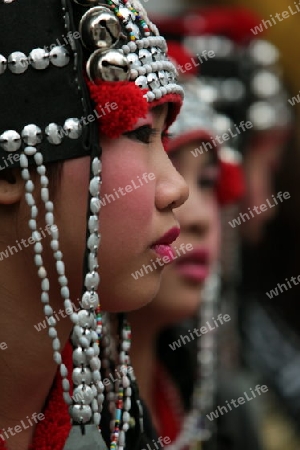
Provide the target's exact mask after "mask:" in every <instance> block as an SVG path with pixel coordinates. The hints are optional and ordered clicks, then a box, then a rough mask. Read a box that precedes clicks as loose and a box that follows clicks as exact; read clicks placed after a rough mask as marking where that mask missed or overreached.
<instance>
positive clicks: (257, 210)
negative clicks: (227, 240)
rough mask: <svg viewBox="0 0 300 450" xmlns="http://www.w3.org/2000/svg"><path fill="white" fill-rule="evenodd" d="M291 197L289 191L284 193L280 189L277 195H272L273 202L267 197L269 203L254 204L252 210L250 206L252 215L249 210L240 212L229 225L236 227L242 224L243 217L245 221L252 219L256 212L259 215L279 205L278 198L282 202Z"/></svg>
mask: <svg viewBox="0 0 300 450" xmlns="http://www.w3.org/2000/svg"><path fill="white" fill-rule="evenodd" d="M282 197H283V198H282ZM290 198H291V194H290V193H289V192H283V193H282V192H281V191H280V192H278V193H277V194H276V197H275V196H274V195H272V200H273V203H271V202H272V200H271V201H269V199H268V198H267V199H266V203H267V204H266V203H262V204H261V205H260V206H254V207H253V208H252V210H251V208H248V210H249V213H250V215H251V217H250V216H249V214H248V213H247V212H246V213H240V214H239V216H240V217H237V218H236V219H233V220H230V221H229V222H228V223H229V225H230V226H231V227H232V228H235V227H236V226H238V225H241V223H242V222H241V219H242V221H243V222H246V220H250V219H251V218H252V219H253V218H254V217H255V215H254V212H255V213H256V215H259V214H261V213H262V212H265V211H267V209H268V208H274V207H275V206H277V205H278V201H277V200H279V202H280V203H282V202H283V200H288V199H290Z"/></svg>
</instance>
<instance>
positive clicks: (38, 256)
mask: <svg viewBox="0 0 300 450" xmlns="http://www.w3.org/2000/svg"><path fill="white" fill-rule="evenodd" d="M27 143H28V144H29V145H30V146H28V147H25V148H24V154H22V155H21V156H20V166H21V175H22V178H23V179H24V181H25V192H26V193H25V200H26V203H27V204H28V206H29V207H30V212H31V219H30V220H29V228H30V230H31V231H32V238H33V239H34V240H35V241H36V244H35V245H34V252H35V256H34V262H35V265H36V266H37V267H38V276H39V278H40V279H41V291H42V293H41V302H42V304H43V305H44V313H45V316H46V317H47V322H48V325H49V329H48V334H49V337H50V338H51V339H52V347H53V351H54V354H53V359H54V361H55V362H56V364H58V365H59V366H60V373H61V376H62V384H63V390H64V393H63V396H64V400H65V402H66V403H67V404H69V405H70V404H71V403H72V399H71V397H70V394H69V390H70V383H69V380H68V378H67V376H68V371H67V368H66V366H65V365H64V364H62V357H61V353H60V349H61V343H60V340H59V338H58V337H57V330H56V323H57V322H56V319H55V318H54V316H53V309H52V307H51V306H50V305H49V289H50V283H49V279H48V277H47V271H46V269H45V267H44V263H43V258H42V251H43V246H42V244H41V243H40V242H39V241H40V240H41V239H42V238H41V235H40V233H39V231H37V222H36V218H37V216H38V208H37V206H36V203H35V200H34V197H33V194H32V193H33V191H34V188H35V186H34V183H33V181H32V180H31V179H30V172H29V170H28V158H27V156H34V159H35V162H36V164H37V173H38V174H39V175H40V184H41V198H42V200H43V202H44V204H45V208H46V228H47V229H48V230H50V233H51V238H52V239H51V244H50V245H51V248H52V249H53V252H54V257H55V259H56V270H57V272H58V274H59V282H60V284H61V295H62V297H63V298H64V306H65V310H66V313H69V314H70V313H71V318H73V319H74V317H73V306H72V303H71V301H70V299H69V289H68V287H67V285H68V280H67V278H66V276H65V274H64V263H63V262H62V257H63V255H62V253H61V252H60V251H59V243H58V230H57V227H56V225H55V224H54V215H53V210H54V207H53V203H52V202H50V201H49V190H48V184H49V180H48V177H47V176H46V167H45V166H44V165H43V156H42V154H41V153H40V152H38V151H37V149H36V148H35V147H34V145H36V144H38V143H39V140H38V138H36V137H33V136H31V137H28V141H27Z"/></svg>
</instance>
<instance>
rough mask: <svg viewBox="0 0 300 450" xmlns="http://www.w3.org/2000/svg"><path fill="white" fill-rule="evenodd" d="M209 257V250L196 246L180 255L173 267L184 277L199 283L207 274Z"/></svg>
mask: <svg viewBox="0 0 300 450" xmlns="http://www.w3.org/2000/svg"><path fill="white" fill-rule="evenodd" d="M209 259H210V258H209V252H208V251H207V250H205V249H201V248H199V247H198V248H195V249H194V250H192V251H191V252H189V253H187V254H186V255H183V256H181V257H180V258H179V259H178V261H176V263H175V268H176V270H177V272H178V273H179V274H180V275H182V276H183V277H184V278H186V279H188V280H190V281H194V282H198V283H200V282H203V281H204V280H205V279H206V278H207V276H208V275H209Z"/></svg>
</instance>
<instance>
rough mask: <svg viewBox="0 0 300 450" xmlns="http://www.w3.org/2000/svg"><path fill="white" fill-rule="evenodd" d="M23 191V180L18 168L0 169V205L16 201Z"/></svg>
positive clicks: (11, 203)
mask: <svg viewBox="0 0 300 450" xmlns="http://www.w3.org/2000/svg"><path fill="white" fill-rule="evenodd" d="M23 193H24V180H23V178H22V176H21V171H20V169H5V170H0V205H13V204H15V203H18V202H19V201H20V200H21V198H22V196H23Z"/></svg>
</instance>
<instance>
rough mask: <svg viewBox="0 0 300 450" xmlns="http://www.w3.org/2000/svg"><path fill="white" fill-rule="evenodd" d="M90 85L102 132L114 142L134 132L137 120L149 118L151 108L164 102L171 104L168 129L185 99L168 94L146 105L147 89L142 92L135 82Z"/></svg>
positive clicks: (90, 83) (89, 82)
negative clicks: (127, 132)
mask: <svg viewBox="0 0 300 450" xmlns="http://www.w3.org/2000/svg"><path fill="white" fill-rule="evenodd" d="M87 83H88V87H89V89H90V95H91V98H92V100H93V101H94V102H95V104H96V106H95V109H96V112H97V115H98V116H99V117H98V121H99V126H100V133H103V134H105V135H106V136H107V137H110V138H112V139H117V138H118V137H120V136H121V135H122V134H123V133H125V132H126V131H130V130H132V129H133V128H134V125H135V124H136V122H137V121H138V119H140V118H143V117H146V115H147V112H148V110H149V109H151V108H154V107H155V106H158V105H161V104H163V103H171V107H170V108H169V114H168V117H167V127H169V126H170V125H171V124H172V123H173V122H174V120H175V119H176V117H177V114H178V113H179V111H180V108H181V105H182V98H181V96H180V95H178V94H166V95H164V96H163V97H162V98H161V99H159V100H154V101H153V102H147V100H146V99H145V98H144V94H145V93H146V92H147V90H145V89H141V88H140V87H138V86H137V85H136V84H135V83H133V82H132V81H123V82H120V81H117V82H116V81H111V82H107V81H106V82H100V83H98V84H94V83H92V82H91V81H88V82H87ZM106 105H111V106H106ZM108 109H109V110H108Z"/></svg>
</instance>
